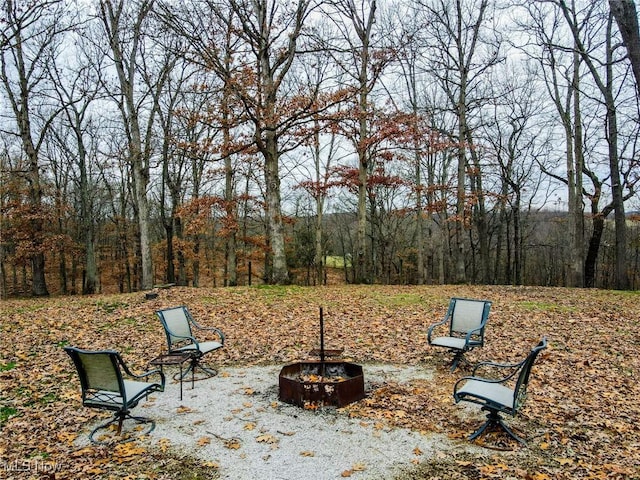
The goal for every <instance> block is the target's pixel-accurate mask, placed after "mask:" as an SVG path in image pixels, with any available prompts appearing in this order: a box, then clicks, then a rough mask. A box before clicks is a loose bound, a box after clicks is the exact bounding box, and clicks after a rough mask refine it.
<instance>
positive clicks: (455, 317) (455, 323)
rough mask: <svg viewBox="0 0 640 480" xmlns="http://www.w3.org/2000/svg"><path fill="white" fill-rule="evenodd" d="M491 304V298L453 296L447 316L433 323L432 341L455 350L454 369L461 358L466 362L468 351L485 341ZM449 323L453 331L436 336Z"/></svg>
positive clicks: (434, 344) (431, 328)
mask: <svg viewBox="0 0 640 480" xmlns="http://www.w3.org/2000/svg"><path fill="white" fill-rule="evenodd" d="M490 308H491V302H490V301H488V300H472V299H468V298H452V299H451V301H450V302H449V308H448V310H447V314H446V315H445V317H444V319H443V320H442V321H440V322H438V323H435V324H433V325H431V326H430V327H429V330H428V331H427V341H428V343H429V345H432V346H434V347H444V348H448V349H449V350H450V351H451V352H452V353H453V354H454V357H453V360H452V361H451V371H452V372H453V371H454V370H455V369H456V368H457V367H458V364H459V363H460V362H466V359H465V357H464V354H465V353H466V352H468V351H469V350H471V349H473V348H477V347H481V346H482V345H484V330H485V327H486V325H487V320H488V318H489V310H490ZM445 325H448V330H449V331H448V333H449V334H448V335H443V336H438V337H434V332H436V331H437V330H442V329H443V326H445ZM467 363H468V362H467Z"/></svg>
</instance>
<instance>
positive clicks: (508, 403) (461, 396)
mask: <svg viewBox="0 0 640 480" xmlns="http://www.w3.org/2000/svg"><path fill="white" fill-rule="evenodd" d="M545 348H547V339H546V337H542V340H540V343H538V344H537V345H536V346H535V347H534V348H533V349H532V350H531V351H530V352H529V354H528V355H527V357H526V358H525V359H524V360H522V361H521V362H518V363H493V362H481V363H479V364H478V365H476V367H475V368H474V369H473V374H472V376H470V377H463V378H461V379H460V380H458V381H457V382H456V384H455V385H454V388H453V398H454V399H455V401H456V403H458V402H460V401H464V402H472V403H477V404H479V405H482V409H481V410H484V411H486V412H488V413H487V421H486V422H485V423H484V424H483V425H482V426H481V427H480V428H479V429H478V430H476V431H475V432H474V433H473V434H471V435H470V436H469V440H475V439H476V438H478V437H479V436H480V435H482V433H483V432H485V431H486V430H487V429H488V428H490V427H491V428H493V427H500V428H502V429H503V430H504V431H505V432H506V433H507V434H508V435H509V436H510V437H512V438H513V439H515V440H517V441H518V442H520V443H523V444H524V443H525V441H524V440H523V439H522V438H520V437H519V436H517V435H516V434H515V433H514V432H513V431H512V430H511V429H510V428H509V427H508V426H507V425H506V424H505V423H504V421H503V419H502V417H501V416H500V413H506V414H508V415H512V416H515V415H516V413H517V412H518V411H519V410H520V408H521V407H522V405H523V404H524V402H525V399H526V398H527V386H528V384H529V377H530V374H531V368H532V367H533V364H534V362H535V360H536V358H537V357H538V354H539V353H540V352H541V351H542V350H544V349H545ZM481 368H491V369H496V370H494V371H495V372H496V373H498V372H499V373H500V374H501V376H500V377H499V378H497V379H494V378H491V377H480V376H476V372H477V371H478V370H479V369H481ZM505 371H506V374H504V373H503V372H505Z"/></svg>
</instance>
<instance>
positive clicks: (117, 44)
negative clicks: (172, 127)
mask: <svg viewBox="0 0 640 480" xmlns="http://www.w3.org/2000/svg"><path fill="white" fill-rule="evenodd" d="M153 4H154V0H136V1H132V2H129V1H125V0H115V1H112V0H101V1H100V9H99V18H100V20H101V23H102V27H103V29H104V33H105V35H106V36H107V40H108V44H109V54H110V57H111V61H112V62H113V65H114V67H115V71H116V74H117V88H116V86H115V85H110V86H109V87H107V91H109V93H110V94H111V95H112V98H113V100H114V101H115V103H116V105H117V107H118V110H119V112H120V115H121V118H122V127H123V128H124V130H125V131H126V137H127V139H128V150H129V151H128V157H129V162H130V165H131V173H132V180H133V188H134V205H135V207H136V213H137V218H138V227H139V239H140V255H141V263H142V272H141V273H142V275H141V279H140V287H141V288H142V289H143V290H144V289H149V288H151V287H152V286H153V263H152V256H151V238H150V234H151V232H150V224H149V222H150V220H149V199H148V197H147V190H148V187H149V182H150V172H149V168H150V160H151V156H152V153H153V128H154V123H155V117H156V114H157V101H155V100H154V99H157V98H158V96H159V95H160V94H161V93H162V91H163V87H164V84H165V82H166V81H167V78H168V76H169V73H170V71H171V68H172V65H173V64H172V62H171V61H170V60H167V59H166V58H163V57H162V56H160V61H159V62H154V59H155V58H156V56H157V55H154V53H157V52H154V46H153V44H152V43H151V42H150V40H149V36H148V33H149V31H148V29H151V28H153V26H152V25H150V24H149V22H150V13H151V11H152V8H153Z"/></svg>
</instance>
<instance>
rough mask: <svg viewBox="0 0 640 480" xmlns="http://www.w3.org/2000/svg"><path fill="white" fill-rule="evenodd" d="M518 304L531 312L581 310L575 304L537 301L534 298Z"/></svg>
mask: <svg viewBox="0 0 640 480" xmlns="http://www.w3.org/2000/svg"><path fill="white" fill-rule="evenodd" d="M517 305H518V306H519V307H520V308H522V309H523V310H529V311H530V312H577V311H578V310H579V308H578V307H576V306H575V305H558V304H557V303H550V302H537V301H534V300H526V301H522V302H517Z"/></svg>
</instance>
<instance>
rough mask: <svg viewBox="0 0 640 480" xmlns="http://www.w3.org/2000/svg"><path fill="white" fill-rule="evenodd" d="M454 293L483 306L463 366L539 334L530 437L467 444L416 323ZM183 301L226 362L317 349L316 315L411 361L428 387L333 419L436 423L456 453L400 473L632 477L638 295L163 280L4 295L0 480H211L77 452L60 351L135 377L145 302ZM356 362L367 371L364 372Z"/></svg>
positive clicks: (147, 458) (367, 352) (121, 456)
mask: <svg viewBox="0 0 640 480" xmlns="http://www.w3.org/2000/svg"><path fill="white" fill-rule="evenodd" d="M452 296H461V297H470V298H486V299H489V300H492V301H493V306H492V310H491V315H490V320H489V322H490V324H489V327H488V330H487V343H486V345H485V347H484V348H483V349H479V350H476V351H474V352H472V353H471V354H469V355H468V358H469V360H471V361H472V362H476V361H480V360H488V359H491V360H495V361H501V362H508V361H517V360H519V359H520V358H521V357H522V356H523V355H524V354H526V352H528V350H529V349H530V348H531V347H532V346H533V345H535V344H536V343H537V342H538V341H539V340H540V338H541V337H542V336H543V335H546V336H547V337H548V340H549V348H548V349H547V350H546V351H545V353H544V354H543V355H542V356H541V358H539V360H538V363H537V364H536V366H535V367H534V373H533V378H532V382H531V384H530V393H529V399H528V401H527V403H526V404H525V407H524V408H523V410H522V411H521V414H520V415H518V416H517V417H516V418H513V419H511V418H509V419H508V422H509V423H510V425H512V426H513V427H514V429H515V430H516V431H517V432H518V433H521V434H522V435H523V436H525V437H527V438H528V446H527V447H521V446H519V445H516V444H513V443H512V442H509V441H508V440H507V439H506V438H505V436H504V435H498V434H490V435H487V436H486V437H485V438H483V440H482V442H483V443H484V445H483V446H484V448H480V449H475V450H472V452H478V453H469V452H466V453H464V452H463V451H465V450H466V449H465V448H463V447H464V446H466V445H467V441H466V440H465V437H466V436H467V435H468V434H469V433H471V432H472V431H473V430H475V428H477V427H478V426H479V425H480V424H481V423H482V422H483V420H484V417H483V415H484V414H483V413H482V412H480V411H479V409H474V408H473V407H471V408H467V407H463V406H461V405H455V404H454V402H453V397H452V391H453V384H454V383H455V381H456V380H457V379H458V378H460V377H461V376H463V375H464V374H467V373H469V370H468V369H459V370H458V371H456V372H454V373H453V374H452V373H450V372H449V369H448V365H447V362H448V360H449V358H450V357H449V355H448V354H447V353H446V352H444V351H439V350H438V351H436V350H435V349H431V348H429V347H428V346H427V342H426V330H427V327H428V326H429V325H430V324H431V323H434V322H435V321H437V320H439V319H441V318H442V316H443V315H444V312H445V310H446V308H447V305H448V301H449V298H450V297H452ZM181 304H184V305H187V306H188V307H189V309H190V310H191V312H192V313H193V314H194V316H195V317H196V318H197V319H198V320H199V321H200V322H201V323H202V324H205V325H212V326H213V325H215V326H217V327H220V328H221V329H222V330H223V331H224V332H225V334H226V336H227V340H226V347H225V349H224V353H223V354H221V355H218V360H219V363H220V364H222V365H225V364H226V365H232V364H234V365H243V366H249V365H254V364H274V363H275V364H280V363H284V362H289V361H292V360H297V359H301V358H307V356H308V352H309V351H310V350H312V349H313V348H317V347H318V342H319V340H318V316H319V315H318V310H319V307H320V306H322V307H323V308H324V313H325V338H326V344H327V345H326V347H327V348H342V349H344V354H343V356H345V357H348V358H351V359H353V360H354V361H356V362H358V363H362V364H363V365H366V364H367V363H372V362H376V363H377V362H384V363H398V364H414V365H423V366H425V368H430V369H435V376H434V378H433V380H430V381H425V380H416V381H414V382H411V383H409V384H399V383H397V384H396V383H393V382H389V383H386V384H383V385H375V386H374V387H375V388H374V389H373V390H372V391H370V392H368V395H367V398H365V399H364V400H362V401H360V402H357V403H355V404H353V405H351V406H349V407H348V408H347V409H346V411H345V414H349V415H354V416H358V417H363V418H366V419H376V421H379V422H384V423H385V424H388V425H398V426H402V427H409V428H412V429H416V430H418V431H423V432H425V433H426V434H428V433H429V432H439V433H445V434H447V435H449V436H450V437H451V438H454V439H459V441H460V445H461V448H460V454H459V455H457V454H456V455H452V454H451V453H446V454H445V453H443V454H442V455H440V456H438V457H437V458H434V459H425V460H424V462H423V463H421V464H420V465H416V466H415V468H413V469H411V470H410V471H407V472H406V474H404V475H403V478H407V479H427V478H433V479H436V478H461V479H462V478H470V479H490V478H514V479H539V480H542V479H587V478H589V479H597V478H625V479H626V478H640V407H639V406H638V398H640V386H639V382H638V380H639V377H640V360H639V358H638V355H639V353H640V333H639V327H640V321H639V319H640V294H638V293H630V292H612V291H601V290H572V289H559V288H538V287H535V288H534V287H530V288H529V287H522V288H519V287H470V286H424V287H416V286H413V287H398V286H335V287H317V288H301V287H247V288H245V287H238V288H229V289H222V288H218V289H213V288H212V289H208V288H198V289H194V288H171V289H162V290H159V297H158V298H157V299H155V300H145V296H144V294H142V293H136V294H127V295H109V296H106V295H105V296H91V297H65V298H62V297H58V298H50V299H23V300H9V301H5V302H3V303H2V304H0V425H1V427H0V428H1V435H0V477H1V478H8V479H12V478H16V479H23V478H56V479H67V478H68V479H76V478H100V479H111V478H113V479H123V478H129V479H165V478H166V479H187V478H191V479H197V478H215V465H211V464H206V463H205V464H202V463H200V462H198V461H196V460H189V459H185V458H178V457H177V456H175V455H172V454H171V453H170V452H169V451H159V450H156V449H153V448H149V447H147V446H145V445H144V444H138V443H136V442H135V441H132V442H128V443H121V444H119V445H118V446H117V447H94V446H90V447H79V446H78V443H77V442H76V439H77V438H78V435H86V424H87V422H90V421H95V420H96V419H97V418H102V417H104V414H102V413H99V412H98V413H96V412H95V411H93V410H90V409H86V408H83V407H82V406H81V404H80V395H79V386H78V381H77V376H76V373H75V370H74V369H73V366H72V364H71V362H70V360H69V358H68V357H67V356H66V354H65V353H64V351H63V349H62V347H63V346H65V345H75V346H79V347H82V348H88V349H98V348H114V349H117V350H119V351H120V352H121V353H122V354H123V357H124V358H125V361H126V362H127V363H128V364H129V365H130V366H132V367H133V368H134V369H136V370H138V371H142V370H145V369H146V367H147V362H148V361H149V360H150V359H151V358H153V357H155V356H156V355H158V354H159V353H161V352H162V351H163V349H164V348H165V339H164V334H163V331H162V328H161V326H160V323H159V321H158V320H157V318H156V317H155V315H154V311H155V310H157V309H160V308H164V307H169V306H175V305H181ZM365 371H366V370H365Z"/></svg>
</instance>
